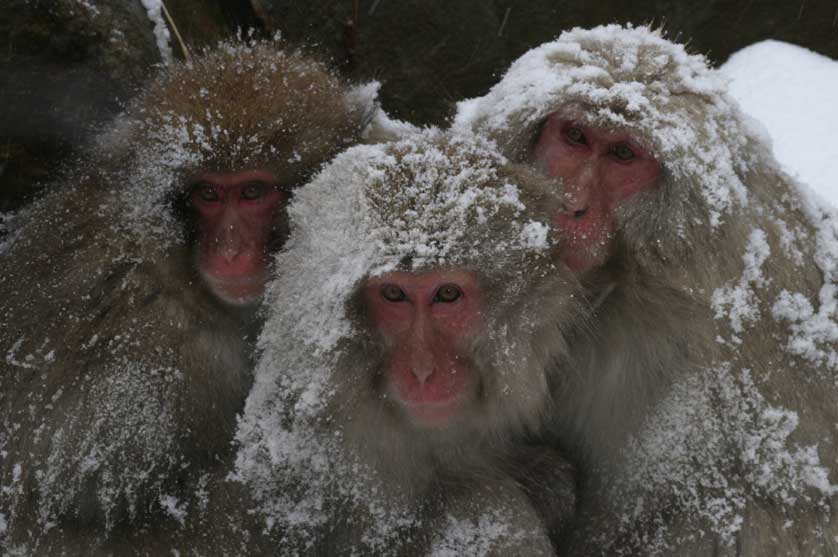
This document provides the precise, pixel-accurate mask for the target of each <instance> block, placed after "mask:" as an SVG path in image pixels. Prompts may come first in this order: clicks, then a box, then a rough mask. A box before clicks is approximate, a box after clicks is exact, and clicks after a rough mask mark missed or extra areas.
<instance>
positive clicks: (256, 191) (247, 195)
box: [239, 182, 268, 201]
mask: <svg viewBox="0 0 838 557" xmlns="http://www.w3.org/2000/svg"><path fill="white" fill-rule="evenodd" d="M267 190H268V185H267V184H265V183H264V182H248V183H246V184H245V185H243V186H242V188H241V193H240V194H239V195H240V197H241V198H242V199H246V200H248V201H253V200H255V199H259V198H261V197H262V196H264V195H265V192H266V191H267Z"/></svg>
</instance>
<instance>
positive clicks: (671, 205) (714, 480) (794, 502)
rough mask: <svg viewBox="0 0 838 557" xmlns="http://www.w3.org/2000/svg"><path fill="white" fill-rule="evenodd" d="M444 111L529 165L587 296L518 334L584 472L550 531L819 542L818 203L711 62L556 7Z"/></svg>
mask: <svg viewBox="0 0 838 557" xmlns="http://www.w3.org/2000/svg"><path fill="white" fill-rule="evenodd" d="M455 127H456V128H460V129H468V130H472V131H475V132H477V133H480V134H482V135H484V136H488V137H490V138H492V139H494V140H495V141H497V142H498V144H499V145H500V148H501V150H502V151H503V152H504V153H505V154H506V155H507V156H508V157H509V158H510V159H511V160H513V161H517V162H520V163H524V164H529V165H530V166H531V167H532V168H533V169H535V170H536V171H537V172H538V173H540V179H539V180H538V181H536V182H533V183H532V184H531V185H532V187H540V188H542V190H543V191H544V192H545V195H547V196H548V198H551V199H552V201H548V202H546V204H547V206H550V205H552V209H548V211H550V213H551V216H550V217H549V222H550V223H551V225H552V228H553V231H554V232H555V233H557V234H558V235H559V237H560V239H559V247H558V261H557V262H561V263H563V266H564V267H565V268H566V269H569V270H570V271H571V272H572V273H573V274H574V275H575V277H576V278H577V280H578V281H579V284H580V287H581V289H582V290H581V296H582V297H583V298H584V299H585V300H587V305H586V307H587V316H586V317H585V318H584V319H582V320H580V322H579V323H578V324H577V326H576V327H575V332H571V333H570V337H569V338H570V340H568V341H567V343H566V344H563V345H561V346H558V347H554V346H550V345H540V346H537V347H536V350H537V351H539V352H545V353H553V354H555V357H554V358H553V359H552V360H551V359H550V358H549V357H548V358H547V361H548V365H549V366H550V367H551V368H553V369H552V371H551V372H550V373H549V374H548V376H550V377H552V378H553V384H552V395H553V404H552V406H551V408H552V412H553V415H552V425H551V426H550V431H551V432H552V434H554V435H555V437H556V438H557V439H560V440H561V441H562V442H563V444H564V445H563V446H564V447H565V448H566V449H567V451H568V455H569V456H570V457H571V460H572V461H574V464H576V465H577V466H578V471H579V474H580V476H582V483H581V487H580V508H579V514H578V519H577V520H576V521H575V522H574V523H573V524H572V525H571V526H569V527H568V531H569V532H570V535H569V538H568V539H566V540H564V543H562V544H560V547H559V551H560V553H566V554H571V555H621V554H622V555H627V554H632V555H654V554H666V555H728V554H730V555H733V554H736V555H824V554H832V553H834V552H836V551H838V545H837V544H836V540H838V538H836V535H838V524H836V519H835V518H834V517H835V513H834V512H833V510H832V506H833V505H834V504H835V503H836V500H835V494H836V492H837V491H838V486H836V483H838V469H836V468H838V446H836V441H838V439H836V434H838V403H836V401H838V374H836V371H838V343H836V341H838V322H836V318H838V314H837V312H838V303H837V302H838V299H836V296H838V294H837V293H838V289H836V279H838V276H836V273H838V220H836V213H835V211H834V210H832V209H828V208H825V207H823V206H821V205H820V204H819V203H818V202H817V201H815V200H813V199H812V197H811V196H810V195H809V194H808V193H807V190H806V189H805V188H804V187H803V186H801V185H799V184H798V183H796V182H795V181H794V180H792V179H791V178H790V177H789V176H788V175H787V174H785V173H784V172H783V171H782V170H781V169H780V168H779V166H778V163H777V162H776V160H775V159H774V158H773V156H772V154H771V149H770V144H769V141H768V140H767V139H766V137H765V134H764V133H763V132H762V131H761V127H760V126H759V125H758V124H757V123H755V122H754V121H751V120H749V119H748V118H747V117H745V116H744V115H743V114H742V112H741V111H740V109H739V108H738V107H737V105H736V103H735V102H734V101H732V100H731V98H730V97H729V96H728V95H727V93H726V83H725V81H724V79H723V78H721V77H720V76H719V75H718V74H717V73H716V72H715V71H713V70H711V69H709V68H708V66H707V62H706V60H705V59H704V58H703V57H701V56H695V55H690V54H688V53H687V52H686V51H685V50H684V48H683V47H682V46H681V45H677V44H673V43H672V42H670V41H668V40H667V39H665V38H664V37H663V36H662V35H661V33H660V32H657V31H653V30H650V29H648V28H645V27H632V26H629V27H620V26H616V25H610V26H605V27H598V28H595V29H592V30H582V29H574V30H572V31H569V32H565V33H563V34H562V35H561V36H560V38H559V39H558V40H556V41H554V42H551V43H547V44H544V45H542V46H540V47H538V48H535V49H533V50H531V51H530V52H528V53H526V54H524V55H523V56H522V57H521V58H520V59H519V60H518V61H516V62H515V63H513V64H512V66H511V67H510V69H509V70H508V72H507V73H506V75H505V76H504V77H503V78H502V80H501V81H500V82H499V83H498V84H497V85H495V86H494V88H493V89H492V90H491V91H490V92H489V93H488V94H486V95H485V96H484V97H481V98H477V99H472V100H469V101H465V102H463V103H461V104H460V105H459V107H458V116H457V118H456V120H455ZM539 184H540V185H539ZM558 294H559V295H562V294H563V293H562V292H561V291H559V292H558ZM547 311H553V309H552V308H551V307H549V305H545V306H544V308H543V309H539V313H544V312H547ZM565 319H566V317H565V316H564V315H561V314H559V313H556V314H555V322H556V323H557V325H558V326H561V327H566V328H572V326H571V325H570V324H567V323H566V322H565Z"/></svg>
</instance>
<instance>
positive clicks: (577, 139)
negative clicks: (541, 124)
mask: <svg viewBox="0 0 838 557" xmlns="http://www.w3.org/2000/svg"><path fill="white" fill-rule="evenodd" d="M564 136H565V137H566V138H567V139H568V141H570V142H571V143H576V144H577V145H587V144H588V140H587V138H586V137H585V134H584V133H582V130H580V129H579V128H577V127H575V126H570V127H567V128H565V129H564Z"/></svg>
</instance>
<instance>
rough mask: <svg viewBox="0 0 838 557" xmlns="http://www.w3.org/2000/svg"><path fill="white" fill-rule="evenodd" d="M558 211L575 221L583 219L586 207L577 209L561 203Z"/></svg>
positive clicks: (586, 210)
mask: <svg viewBox="0 0 838 557" xmlns="http://www.w3.org/2000/svg"><path fill="white" fill-rule="evenodd" d="M560 210H561V212H562V213H564V214H565V215H569V216H572V217H573V218H575V219H580V218H582V217H584V216H585V214H586V213H587V212H588V208H587V207H581V208H579V207H574V206H572V205H568V204H567V203H562V204H561V206H560Z"/></svg>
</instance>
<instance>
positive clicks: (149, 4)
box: [140, 0, 173, 65]
mask: <svg viewBox="0 0 838 557" xmlns="http://www.w3.org/2000/svg"><path fill="white" fill-rule="evenodd" d="M140 2H142V4H143V7H144V8H145V9H146V13H147V14H148V19H149V20H151V22H152V23H153V24H154V38H155V39H156V40H157V49H158V50H159V51H160V58H162V59H163V63H164V64H167V65H168V64H171V63H172V60H173V57H172V47H171V46H170V45H169V41H170V40H171V35H170V33H169V28H168V27H167V26H166V20H165V18H164V17H163V9H164V8H163V0H140Z"/></svg>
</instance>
